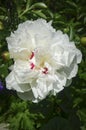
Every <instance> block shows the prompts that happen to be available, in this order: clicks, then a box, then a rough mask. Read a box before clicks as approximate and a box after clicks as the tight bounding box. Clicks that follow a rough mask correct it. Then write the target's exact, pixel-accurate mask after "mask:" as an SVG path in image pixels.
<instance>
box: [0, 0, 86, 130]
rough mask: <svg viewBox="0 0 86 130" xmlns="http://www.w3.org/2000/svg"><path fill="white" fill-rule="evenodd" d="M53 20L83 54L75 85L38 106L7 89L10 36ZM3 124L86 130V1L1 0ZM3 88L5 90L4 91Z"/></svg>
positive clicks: (14, 129) (24, 129) (23, 129)
mask: <svg viewBox="0 0 86 130" xmlns="http://www.w3.org/2000/svg"><path fill="white" fill-rule="evenodd" d="M37 18H43V19H46V20H47V21H50V20H52V25H53V27H54V28H55V29H56V30H58V29H60V30H62V31H63V32H64V33H67V34H68V35H69V38H70V40H73V41H75V44H76V46H77V48H79V49H80V50H81V52H82V54H83V59H82V62H81V64H80V65H79V71H78V74H77V76H76V77H75V78H74V79H73V82H72V84H71V85H70V86H69V87H68V88H65V89H64V90H63V91H62V92H60V93H59V94H57V96H56V97H54V96H48V97H47V98H46V99H45V100H43V101H41V102H40V103H38V104H34V103H32V102H25V101H23V100H21V99H19V98H18V97H17V95H16V93H15V92H14V91H9V90H7V89H6V85H5V77H6V76H7V75H8V73H9V70H8V67H9V66H10V65H11V64H12V63H13V61H12V60H11V59H9V53H8V49H7V43H6V37H7V36H9V35H10V33H11V32H12V31H14V30H15V29H17V26H18V24H19V23H22V22H24V21H26V20H35V19H37ZM0 87H1V89H0V123H2V122H5V123H8V124H9V129H11V130H86V0H4V1H3V0H0ZM2 87H3V89H2Z"/></svg>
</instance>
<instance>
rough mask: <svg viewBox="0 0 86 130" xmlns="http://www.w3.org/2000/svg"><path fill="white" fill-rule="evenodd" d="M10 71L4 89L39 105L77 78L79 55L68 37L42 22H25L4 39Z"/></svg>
mask: <svg viewBox="0 0 86 130" xmlns="http://www.w3.org/2000/svg"><path fill="white" fill-rule="evenodd" d="M7 43H8V49H9V52H10V56H11V58H13V59H14V65H13V66H12V67H11V69H12V71H11V73H10V74H9V75H8V76H7V78H6V87H7V88H8V89H14V90H16V91H17V93H18V96H19V97H20V98H22V99H24V100H32V101H34V102H38V101H39V100H42V99H44V98H45V97H46V96H47V95H48V94H49V93H50V94H54V95H55V94H56V93H58V92H60V91H61V90H63V89H64V86H66V85H68V84H69V82H70V81H71V79H72V78H73V77H75V76H76V74H77V70H78V66H77V64H78V63H80V62H81V59H82V54H81V52H80V51H79V50H78V49H77V48H76V46H75V44H74V42H70V41H69V38H68V36H67V34H63V33H62V32H61V31H59V30H58V31H56V30H55V29H54V28H53V27H52V26H51V22H49V23H47V22H46V21H45V20H43V19H38V20H35V21H26V22H24V23H22V24H20V25H19V26H18V29H17V30H16V31H15V32H14V33H11V36H10V37H8V38H7Z"/></svg>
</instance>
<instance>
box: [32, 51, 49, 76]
mask: <svg viewBox="0 0 86 130" xmlns="http://www.w3.org/2000/svg"><path fill="white" fill-rule="evenodd" d="M34 68H35V69H37V70H42V73H43V74H48V68H47V67H45V66H44V58H43V57H41V58H40V64H39V65H36V57H35V52H32V53H31V55H30V69H32V70H33V69H34Z"/></svg>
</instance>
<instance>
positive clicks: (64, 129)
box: [40, 117, 73, 130]
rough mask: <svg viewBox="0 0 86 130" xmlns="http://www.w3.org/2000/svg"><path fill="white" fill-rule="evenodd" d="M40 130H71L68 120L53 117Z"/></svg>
mask: <svg viewBox="0 0 86 130" xmlns="http://www.w3.org/2000/svg"><path fill="white" fill-rule="evenodd" d="M40 130H73V129H72V128H71V125H70V123H69V121H68V120H66V119H65V118H62V117H54V118H53V119H51V120H50V121H49V122H48V123H47V124H46V125H44V126H43V127H42V128H41V129H40Z"/></svg>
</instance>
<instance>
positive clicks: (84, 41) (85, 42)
mask: <svg viewBox="0 0 86 130" xmlns="http://www.w3.org/2000/svg"><path fill="white" fill-rule="evenodd" d="M81 43H82V45H83V46H86V37H82V38H81Z"/></svg>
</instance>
